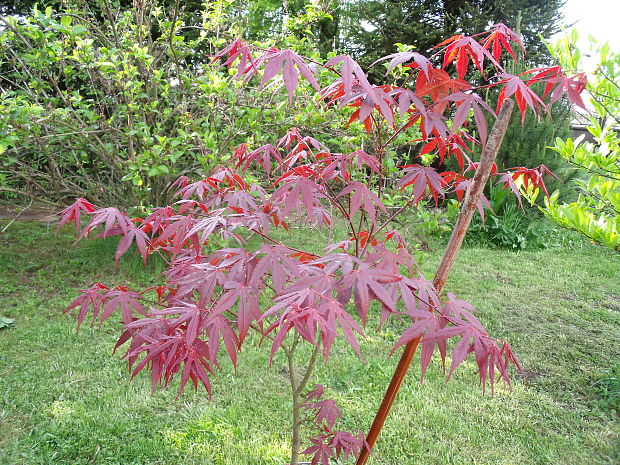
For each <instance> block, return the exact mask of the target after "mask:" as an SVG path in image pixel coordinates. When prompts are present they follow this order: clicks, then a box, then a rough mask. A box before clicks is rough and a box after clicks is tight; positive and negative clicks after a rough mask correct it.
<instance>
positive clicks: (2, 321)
mask: <svg viewBox="0 0 620 465" xmlns="http://www.w3.org/2000/svg"><path fill="white" fill-rule="evenodd" d="M14 324H15V319H14V318H5V317H0V329H5V328H8V327H10V326H13V325H14Z"/></svg>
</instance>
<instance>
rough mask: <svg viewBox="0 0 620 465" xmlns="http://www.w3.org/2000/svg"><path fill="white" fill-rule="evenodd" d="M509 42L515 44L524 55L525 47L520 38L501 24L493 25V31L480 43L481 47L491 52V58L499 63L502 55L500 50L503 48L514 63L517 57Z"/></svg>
mask: <svg viewBox="0 0 620 465" xmlns="http://www.w3.org/2000/svg"><path fill="white" fill-rule="evenodd" d="M510 42H515V43H516V44H517V45H519V47H521V51H522V53H525V45H524V44H523V41H522V40H521V37H519V35H518V34H517V33H515V32H514V31H513V30H512V29H510V28H508V27H507V26H506V25H504V24H502V23H497V24H494V25H493V29H492V30H491V31H490V34H489V35H488V36H487V37H486V38H485V39H484V40H483V41H482V46H483V47H484V48H486V49H487V50H491V53H492V54H493V58H495V59H496V60H497V61H499V59H500V56H501V54H502V48H504V49H505V50H506V51H507V52H508V53H509V54H510V56H511V57H512V58H513V60H514V61H517V56H516V55H515V52H514V51H513V50H512V47H511V46H510Z"/></svg>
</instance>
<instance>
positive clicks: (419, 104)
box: [60, 24, 583, 465]
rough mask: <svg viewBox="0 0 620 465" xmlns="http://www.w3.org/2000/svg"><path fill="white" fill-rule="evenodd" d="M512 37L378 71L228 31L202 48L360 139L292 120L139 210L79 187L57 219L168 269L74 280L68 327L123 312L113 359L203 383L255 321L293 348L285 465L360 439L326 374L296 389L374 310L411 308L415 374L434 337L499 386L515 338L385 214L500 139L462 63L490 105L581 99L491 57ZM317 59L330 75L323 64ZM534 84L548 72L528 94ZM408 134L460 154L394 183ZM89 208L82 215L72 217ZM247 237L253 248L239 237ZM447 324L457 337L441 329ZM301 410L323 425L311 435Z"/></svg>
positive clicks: (358, 446)
mask: <svg viewBox="0 0 620 465" xmlns="http://www.w3.org/2000/svg"><path fill="white" fill-rule="evenodd" d="M520 49H522V44H521V41H520V39H519V37H518V36H517V35H516V34H515V33H514V32H512V31H511V30H510V29H508V28H507V27H506V26H504V25H502V24H498V25H495V26H494V27H493V28H492V29H491V30H489V31H487V32H485V33H482V34H478V35H476V36H472V37H466V36H461V35H457V36H454V37H452V38H450V39H447V40H445V41H444V42H442V43H441V44H439V45H438V46H437V52H436V53H435V54H434V55H433V56H430V57H425V56H423V55H421V54H419V53H417V52H403V53H397V54H393V55H390V56H388V57H385V58H384V59H383V60H389V64H388V66H387V68H388V72H389V71H390V70H391V69H394V68H396V67H403V68H404V69H405V70H406V72H405V73H404V76H405V77H404V78H401V79H400V81H399V83H392V84H389V85H387V84H386V85H376V84H372V83H370V82H369V80H368V79H367V77H366V74H365V73H364V71H363V70H362V69H361V68H360V66H359V65H358V64H357V63H356V62H355V61H354V60H353V59H352V58H350V57H349V56H337V57H335V58H332V59H330V60H329V61H327V62H326V63H317V62H315V61H312V60H310V59H307V58H305V57H303V56H300V55H298V54H297V53H295V52H294V51H292V50H279V49H277V48H275V47H272V48H269V49H261V48H258V47H255V46H253V45H251V44H249V43H246V42H244V41H243V40H241V39H238V40H236V41H234V42H233V43H231V44H230V45H229V46H227V47H226V48H224V49H223V50H222V51H221V52H219V53H218V54H217V55H216V56H214V57H213V64H215V63H220V62H223V64H224V65H225V66H228V67H232V66H236V73H233V74H234V77H233V78H236V79H243V80H244V81H246V82H248V81H250V80H253V79H255V80H256V81H257V82H258V83H259V85H260V86H266V85H267V84H268V83H271V81H276V82H275V84H276V85H277V84H278V82H280V83H281V84H282V86H283V88H284V90H285V91H286V93H287V95H288V98H289V100H290V101H293V99H294V98H295V93H296V89H297V88H298V87H299V86H300V85H301V84H300V82H301V81H302V80H305V81H307V83H308V84H309V86H310V88H313V89H315V91H316V92H317V102H318V103H317V104H319V105H327V106H338V107H340V108H350V109H351V111H350V115H349V118H348V121H343V123H346V124H347V125H350V124H353V122H355V121H359V122H360V123H361V124H363V126H364V127H365V130H366V131H367V133H368V139H369V141H370V144H369V146H367V147H365V148H361V147H360V148H359V149H358V150H355V151H353V152H352V153H334V152H332V151H331V150H330V148H329V147H328V146H326V145H325V144H323V143H322V142H321V141H319V140H317V139H315V138H313V137H311V136H309V135H307V134H301V133H300V132H299V131H298V130H297V129H295V128H291V129H290V130H289V131H288V132H287V133H286V134H284V135H283V136H282V137H280V138H279V139H277V138H276V139H275V140H273V141H272V143H271V144H266V145H263V146H260V147H249V146H248V145H246V144H243V145H242V146H240V147H239V148H237V149H236V150H235V151H234V153H233V154H232V155H231V157H230V160H229V161H228V162H227V163H226V165H222V166H219V167H217V168H216V169H215V170H214V171H213V172H211V173H209V174H208V175H206V176H205V177H204V178H203V179H199V180H190V179H188V178H187V177H182V178H179V179H178V180H177V181H176V182H175V183H174V185H173V186H172V187H171V188H172V189H175V190H176V194H177V196H178V201H177V202H176V203H175V204H173V205H170V206H162V207H157V208H153V209H152V210H151V211H150V213H149V214H148V215H146V216H145V217H144V218H130V217H128V215H127V214H126V213H125V212H122V211H119V210H118V209H116V208H114V207H107V208H103V207H98V206H96V205H93V204H91V203H89V202H88V201H87V200H85V199H78V200H77V201H76V202H75V203H74V204H73V205H71V206H70V207H68V208H67V209H65V210H64V211H63V212H62V216H61V220H60V226H62V225H64V224H67V223H71V222H74V223H75V226H76V233H77V236H78V237H79V238H83V237H86V236H90V235H92V234H97V237H109V236H121V239H120V242H119V243H118V249H117V252H116V260H117V262H118V259H119V258H120V257H121V256H122V255H123V254H125V253H126V252H127V251H128V250H130V247H131V246H132V244H133V245H135V248H136V249H137V253H139V254H140V255H141V256H142V258H143V260H144V261H145V262H146V261H147V259H148V257H149V256H151V255H153V254H157V255H159V256H161V257H163V258H164V259H165V260H166V263H167V267H168V268H167V271H166V273H165V275H164V277H163V279H162V284H161V285H160V286H157V287H153V288H149V289H144V290H135V289H130V288H129V287H127V286H123V285H115V286H108V285H104V284H101V283H96V284H94V285H93V286H91V287H90V288H88V289H83V290H81V291H80V295H79V296H78V297H77V298H76V299H75V300H74V301H73V302H72V303H71V304H70V305H69V307H68V309H67V310H71V309H77V310H78V314H77V318H78V325H80V324H82V323H83V321H84V320H85V319H87V317H88V318H89V319H90V320H91V322H92V323H95V322H98V323H99V324H100V325H101V324H102V323H103V322H104V321H105V320H106V319H108V318H109V317H110V316H111V315H113V314H115V312H120V316H121V318H122V321H123V331H122V333H121V336H120V338H119V340H118V343H117V344H116V348H119V347H120V346H123V345H126V346H127V349H126V352H125V355H124V357H125V359H126V360H128V362H129V366H130V367H131V370H132V376H135V375H137V374H138V373H139V372H141V371H143V370H148V371H149V372H150V376H151V383H152V389H153V390H155V389H156V387H157V386H164V387H165V386H168V385H170V384H171V382H172V380H173V379H174V378H175V377H176V376H177V375H178V377H180V383H179V385H178V386H179V395H180V394H181V393H182V391H183V389H184V388H185V386H186V385H187V383H188V382H191V383H192V385H193V386H194V388H195V389H196V388H198V386H199V385H202V386H204V388H205V389H206V390H207V391H208V393H209V394H211V390H212V386H211V380H212V378H213V376H214V375H215V374H216V372H217V370H218V368H219V367H220V365H221V364H222V363H225V361H224V359H227V360H228V361H230V363H231V364H232V365H233V366H235V367H236V364H237V358H238V353H239V351H240V349H241V347H242V346H243V344H244V342H245V341H247V340H248V338H247V336H248V333H250V331H254V332H256V333H258V334H259V335H260V338H259V339H260V341H261V342H262V343H264V344H266V345H268V346H269V350H270V360H272V359H273V357H274V355H275V354H276V353H278V352H282V353H283V354H284V356H285V357H286V359H287V360H288V365H289V369H288V373H289V377H290V385H291V395H292V428H291V429H292V449H291V461H290V463H291V464H296V463H298V460H299V456H300V454H308V455H310V456H311V460H312V463H313V464H318V463H321V464H323V465H326V464H328V463H330V460H331V459H333V458H337V457H342V458H344V459H347V458H348V457H351V456H353V457H356V456H358V454H360V453H361V451H363V450H366V451H368V449H370V446H371V444H368V443H367V442H366V441H365V438H364V436H363V435H362V434H353V433H349V432H343V431H339V430H338V429H337V427H336V425H337V420H338V418H339V417H340V416H341V412H340V410H339V409H338V407H337V406H336V405H335V403H334V402H333V401H332V400H330V399H325V398H323V387H322V386H315V387H314V389H312V390H310V391H308V390H307V386H308V384H309V382H310V381H311V380H312V373H313V368H314V367H315V365H316V363H317V362H318V361H319V360H327V359H328V358H329V355H330V351H331V349H332V347H333V346H334V344H335V342H336V340H337V339H342V340H343V341H344V342H345V343H346V344H348V345H349V346H350V347H351V348H352V350H353V351H354V352H355V353H356V354H357V355H358V357H359V358H360V359H362V351H361V349H360V342H361V341H363V338H364V332H365V330H366V323H367V321H368V315H369V313H370V312H372V311H375V310H376V311H378V312H379V322H380V326H381V325H382V324H383V323H384V322H385V321H386V320H388V319H389V318H392V317H399V318H403V317H404V318H408V319H409V320H410V322H411V323H410V326H409V327H408V328H407V329H406V330H405V331H404V332H403V333H402V335H400V337H399V339H398V340H397V342H396V343H395V346H394V349H393V351H395V350H398V349H399V347H400V346H402V345H409V344H415V346H416V347H417V345H418V343H419V344H420V346H421V357H420V363H421V368H422V377H423V376H424V373H425V372H426V370H427V368H428V366H429V364H430V361H431V358H432V355H433V354H434V353H435V352H436V351H437V352H438V353H439V355H440V357H441V359H442V360H443V361H444V362H445V361H446V359H448V358H449V359H450V365H449V371H448V375H447V376H448V378H449V377H450V376H451V375H452V373H453V372H454V370H455V369H456V368H457V367H458V366H459V365H461V364H462V363H463V362H464V361H465V360H466V359H467V358H468V357H469V356H470V354H471V355H473V357H474V358H475V362H476V364H477V366H478V375H479V377H480V381H481V383H482V385H483V386H487V385H489V386H490V389H491V390H493V389H494V386H495V383H496V382H497V381H498V380H503V381H504V382H506V383H509V382H510V376H509V366H510V365H511V364H513V365H515V366H516V367H517V368H519V369H520V366H519V362H518V361H517V358H516V356H515V355H514V353H513V351H512V349H511V347H510V344H509V343H508V342H506V341H503V340H497V339H494V338H493V337H492V336H491V335H489V334H488V333H487V331H486V330H485V328H484V326H483V325H482V323H481V322H480V321H479V320H478V319H477V318H476V316H475V315H474V309H473V307H472V306H471V305H470V304H469V303H467V302H465V301H463V300H461V299H459V298H458V297H456V296H455V295H453V294H451V293H447V294H446V295H443V294H442V292H441V290H442V289H441V288H442V287H443V283H444V282H445V276H444V277H443V278H442V279H443V281H442V282H440V284H438V283H437V282H435V283H433V282H432V281H431V280H429V279H428V278H427V277H425V276H424V275H423V274H422V272H421V270H420V268H419V267H418V265H417V263H416V262H415V260H414V258H413V256H412V254H411V250H410V248H409V246H408V243H407V240H406V238H404V237H403V236H402V235H401V234H399V232H398V230H397V229H396V228H395V227H394V219H395V218H397V217H398V215H400V214H401V213H403V212H406V211H407V209H408V208H409V207H411V206H412V205H415V204H417V203H418V202H420V201H422V200H425V199H427V198H430V199H432V200H433V201H434V202H439V200H440V199H441V198H444V197H445V196H448V195H455V196H456V197H457V198H458V199H459V201H460V200H461V199H462V198H463V196H464V195H465V197H466V198H467V195H469V194H470V193H471V191H472V186H473V184H475V182H478V181H475V182H474V179H476V178H475V173H477V170H478V169H479V166H480V165H479V164H478V162H476V161H475V160H473V158H475V157H474V155H475V154H476V153H477V152H479V151H481V150H482V151H484V150H485V147H486V146H487V145H486V144H487V141H488V140H490V139H491V137H492V136H493V134H491V136H489V131H488V128H487V120H488V119H492V118H494V117H495V116H496V113H495V110H494V109H493V108H491V107H490V106H489V105H488V104H487V103H486V102H485V101H484V99H483V98H482V97H481V96H480V95H479V94H478V93H477V91H478V90H479V88H476V87H474V86H472V85H471V84H470V83H469V82H468V81H467V80H465V78H466V77H467V76H468V75H469V73H474V72H477V73H487V74H489V70H490V69H491V70H494V73H493V74H492V75H489V76H488V79H487V84H485V85H484V86H483V87H484V88H486V87H498V88H499V89H500V90H499V95H500V102H499V104H498V106H501V105H502V101H503V100H506V99H511V98H514V100H516V103H517V107H518V109H519V111H520V112H521V115H524V114H525V112H526V111H528V109H529V110H530V111H534V112H539V111H544V110H545V109H546V108H547V105H548V103H545V99H546V98H547V99H548V100H550V101H555V100H557V99H558V98H560V96H561V93H562V92H563V93H565V94H566V96H567V97H568V98H569V99H571V100H572V101H575V102H576V103H577V104H581V100H580V98H579V92H580V91H581V90H582V89H583V77H582V76H578V77H570V78H568V77H566V76H564V74H563V72H562V70H561V69H560V68H559V67H551V68H545V69H537V70H531V71H527V72H525V73H522V74H521V75H519V76H512V75H509V74H507V73H506V71H505V70H504V69H503V68H502V66H501V64H500V60H501V58H502V55H503V54H504V53H507V55H508V57H512V58H513V59H515V60H517V53H516V52H518V51H519V50H520ZM318 67H322V68H323V69H324V70H326V72H322V73H318V72H317V69H318ZM319 74H321V76H322V77H323V78H324V77H325V75H326V74H329V75H331V76H332V80H331V82H325V83H322V82H319V81H320V79H319ZM540 82H542V83H544V84H545V85H544V86H543V92H542V94H541V95H538V94H537V93H536V92H535V89H536V88H537V87H536V84H537V83H540ZM270 87H272V86H270ZM511 108H512V107H511ZM508 117H509V113H508ZM408 134H410V135H411V137H412V138H414V137H416V138H418V139H421V140H422V141H423V142H424V144H423V148H422V150H421V154H427V153H431V154H437V156H438V157H439V162H440V164H442V163H443V162H444V161H445V160H447V159H449V158H452V157H454V158H455V159H456V160H457V162H458V165H459V167H460V172H453V171H447V170H443V171H441V169H440V170H438V169H435V168H433V167H431V166H424V165H422V164H410V165H407V166H402V167H401V170H400V172H399V175H398V177H399V179H398V180H397V182H396V184H395V186H394V185H392V186H389V185H388V184H387V182H386V172H385V161H386V160H385V158H386V156H387V155H386V153H387V151H388V148H389V147H390V144H391V143H393V141H394V140H395V139H396V138H397V137H399V136H401V135H408ZM490 143H491V142H489V144H490ZM442 166H443V165H442ZM489 169H490V170H491V175H492V176H495V177H497V182H498V183H500V184H502V185H506V187H509V188H512V189H513V190H514V191H515V193H516V194H517V195H518V194H519V189H518V187H517V186H516V184H515V181H516V180H517V179H519V178H522V179H523V182H525V183H526V184H528V185H529V184H532V185H535V186H537V187H541V188H542V189H543V190H544V182H543V175H545V174H548V173H547V170H546V168H545V167H544V166H541V167H539V168H537V169H529V168H525V167H516V168H515V169H513V170H508V171H507V172H503V173H499V172H497V170H492V169H491V168H489ZM250 172H251V173H250ZM250 174H251V175H250ZM250 179H254V180H256V179H259V180H261V181H260V182H251V181H250ZM485 181H486V179H485ZM388 188H396V189H401V190H403V191H405V192H408V195H409V200H408V201H407V202H406V203H405V204H404V205H402V206H401V208H399V209H398V210H397V211H392V212H391V213H388V210H387V209H386V207H385V205H384V204H383V202H382V196H383V192H385V189H388ZM481 189H482V186H478V191H480V190H481ZM477 195H478V194H477ZM485 207H487V208H488V202H487V201H486V199H485V198H484V196H481V197H480V199H479V200H478V199H476V202H475V203H474V205H473V208H474V209H475V208H478V209H479V211H480V214H484V212H483V209H484V208H485ZM464 208H465V207H464ZM472 214H473V213H472ZM84 216H87V217H88V218H89V219H90V221H88V223H87V224H85V225H82V223H81V222H80V219H81V218H83V217H84ZM470 218H471V217H470ZM336 222H339V223H344V224H345V225H346V227H347V228H348V235H347V238H346V239H345V240H343V241H340V242H337V243H333V244H330V243H325V244H324V246H325V248H324V250H323V252H322V253H320V254H318V253H317V252H316V251H309V250H303V249H300V248H297V247H295V246H293V245H292V244H289V243H286V242H282V241H281V240H280V239H278V237H281V236H282V235H281V234H280V235H275V234H274V231H275V230H276V229H283V230H285V231H288V230H289V228H290V226H291V225H292V224H296V225H300V226H301V227H304V228H308V229H310V228H325V229H328V230H329V229H331V228H333V226H334V224H335V223H336ZM467 224H468V222H467ZM467 224H465V225H464V230H466V229H467ZM461 229H463V227H462V228H461ZM464 230H463V231H460V232H459V234H461V233H462V234H464ZM328 237H332V235H331V234H330V235H328ZM252 238H253V239H254V240H253V241H251V242H250V239H252ZM256 239H259V241H258V242H260V245H259V246H250V245H249V244H250V243H254V244H256V242H257V240H256ZM457 249H458V247H457ZM261 302H269V304H266V305H264V304H261ZM89 314H90V316H89ZM452 339H454V340H455V341H456V342H455V344H454V345H452V344H449V341H450V340H452ZM300 344H307V345H309V346H311V347H312V348H313V351H312V355H311V356H310V358H309V360H299V357H300V355H299V352H298V350H297V349H298V348H299V346H300ZM449 347H451V355H450V357H448V353H449ZM393 351H392V352H393ZM386 355H388V354H386ZM299 367H302V368H301V369H300V368H299ZM304 423H307V424H308V425H313V428H314V429H315V431H316V434H315V435H314V436H312V437H310V438H309V444H308V447H305V448H304V447H302V445H301V444H302V437H301V433H302V428H301V427H302V425H303V424H304Z"/></svg>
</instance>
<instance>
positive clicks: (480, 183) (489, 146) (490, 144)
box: [356, 100, 514, 465]
mask: <svg viewBox="0 0 620 465" xmlns="http://www.w3.org/2000/svg"><path fill="white" fill-rule="evenodd" d="M513 108H514V102H513V101H512V100H505V101H504V103H503V104H502V107H501V109H500V111H499V114H498V115H497V120H496V121H495V124H494V125H493V129H491V134H490V135H489V139H488V140H487V143H486V145H485V146H484V149H483V150H482V154H481V156H480V163H479V165H478V169H477V170H476V174H475V175H474V177H473V179H472V182H471V186H470V187H469V189H467V193H466V194H465V200H464V202H463V206H462V208H461V213H460V215H459V217H458V220H457V221H456V225H455V226H454V230H453V231H452V235H451V236H450V241H449V242H448V246H447V248H446V251H445V253H444V255H443V258H442V259H441V263H440V264H439V267H438V268H437V273H436V274H435V279H434V280H433V285H434V286H435V289H436V290H437V294H439V295H441V291H442V290H443V287H444V285H445V284H446V280H447V279H448V275H449V274H450V270H451V269H452V265H454V261H455V260H456V255H457V253H458V251H459V249H460V248H461V245H462V244H463V239H464V238H465V234H466V233H467V229H468V228H469V224H470V223H471V219H472V218H473V216H474V212H475V211H476V208H477V205H478V201H479V200H480V196H481V195H482V191H483V190H484V186H485V185H486V183H487V181H488V179H489V176H490V174H491V168H492V167H493V163H495V159H496V158H497V152H498V151H499V148H500V147H501V145H502V141H503V140H504V135H505V134H506V130H507V129H508V123H509V122H510V116H511V115H512V110H513ZM420 340H421V337H419V338H416V339H414V340H413V341H411V342H409V343H408V344H407V345H406V346H405V350H404V351H403V354H402V356H401V358H400V361H399V362H398V365H397V367H396V370H395V371H394V375H393V376H392V381H391V382H390V385H389V386H388V388H387V391H386V393H385V396H384V397H383V401H382V402H381V405H380V406H379V410H377V414H376V416H375V419H374V421H373V422H372V426H371V427H370V431H369V432H368V435H367V436H366V442H367V443H368V446H369V448H368V449H367V448H365V447H364V448H362V450H361V452H360V455H359V457H358V458H357V462H356V465H365V463H366V461H367V460H368V456H369V455H370V451H371V450H372V448H373V446H374V445H375V442H376V441H377V438H378V437H379V433H380V432H381V428H383V424H384V423H385V420H386V418H387V416H388V414H389V413H390V409H391V408H392V404H393V403H394V399H395V398H396V394H398V390H399V389H400V385H401V384H402V382H403V379H404V378H405V375H406V374H407V370H408V369H409V365H411V360H412V359H413V356H414V355H415V353H416V351H417V349H418V345H419V344H420Z"/></svg>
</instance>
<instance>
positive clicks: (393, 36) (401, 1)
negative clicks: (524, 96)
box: [340, 0, 565, 65]
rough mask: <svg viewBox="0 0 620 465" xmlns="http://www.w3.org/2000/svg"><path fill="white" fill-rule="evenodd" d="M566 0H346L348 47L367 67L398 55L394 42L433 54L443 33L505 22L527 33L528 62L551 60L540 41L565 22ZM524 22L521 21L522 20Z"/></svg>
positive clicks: (344, 15)
mask: <svg viewBox="0 0 620 465" xmlns="http://www.w3.org/2000/svg"><path fill="white" fill-rule="evenodd" d="M564 3H565V2H564V0H443V1H433V0H346V1H345V2H341V5H342V6H341V8H342V12H341V16H342V18H343V19H342V20H341V30H340V35H341V37H343V39H344V40H343V46H344V48H345V49H346V51H347V52H349V53H352V54H353V55H354V56H355V57H356V58H357V59H358V60H359V61H361V62H362V63H363V64H364V65H368V64H370V63H372V62H373V61H375V60H376V59H378V58H380V57H382V56H385V55H389V54H390V53H394V52H395V51H396V48H395V47H394V43H403V44H408V45H414V46H415V47H416V48H417V49H418V50H419V51H421V52H423V53H424V52H429V51H430V50H431V48H432V46H433V45H434V44H437V43H438V39H439V38H441V37H449V36H451V35H454V34H457V33H463V34H474V33H475V32H476V31H481V30H484V29H485V28H486V27H487V26H488V25H491V24H495V23H504V24H506V25H507V26H508V27H511V28H513V29H516V28H518V29H519V30H520V32H521V34H522V35H523V41H524V43H525V47H526V49H527V57H528V61H529V62H530V63H533V64H539V63H543V62H547V61H548V59H549V53H548V52H547V49H546V47H545V45H544V43H543V41H542V40H541V39H540V37H539V34H540V35H542V36H543V37H545V38H549V37H551V36H552V35H553V34H555V33H556V32H558V31H559V29H560V26H561V25H562V12H561V8H562V6H563V5H564ZM517 23H519V24H517Z"/></svg>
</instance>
